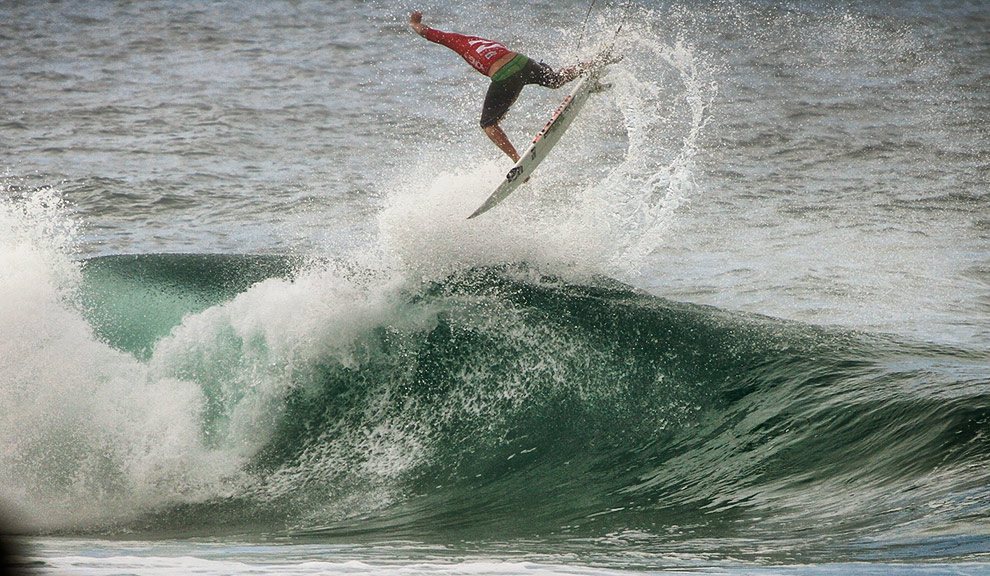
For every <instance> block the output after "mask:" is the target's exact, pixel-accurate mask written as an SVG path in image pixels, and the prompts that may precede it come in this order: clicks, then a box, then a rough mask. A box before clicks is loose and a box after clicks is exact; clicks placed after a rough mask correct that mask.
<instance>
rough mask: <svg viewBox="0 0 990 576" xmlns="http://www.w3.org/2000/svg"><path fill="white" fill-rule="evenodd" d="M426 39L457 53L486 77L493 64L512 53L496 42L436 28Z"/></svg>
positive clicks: (428, 33) (427, 33)
mask: <svg viewBox="0 0 990 576" xmlns="http://www.w3.org/2000/svg"><path fill="white" fill-rule="evenodd" d="M426 39H427V40H429V41H430V42H436V43H437V44H442V45H444V46H446V47H447V48H450V49H451V50H453V51H454V52H457V53H458V54H460V55H461V58H464V60H466V61H467V63H468V64H470V65H471V66H473V67H474V69H475V70H477V71H478V72H481V73H482V74H484V75H485V76H488V71H489V70H490V69H491V67H492V64H494V63H495V62H496V61H497V60H498V59H499V58H501V57H502V56H505V55H506V54H510V53H511V52H512V51H511V50H509V49H508V48H506V47H505V46H502V45H501V44H499V43H498V42H495V41H494V40H488V39H486V38H479V37H477V36H465V35H463V34H457V33H456V32H443V31H441V30H436V29H434V28H429V29H428V30H427V31H426Z"/></svg>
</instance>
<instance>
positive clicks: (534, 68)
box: [409, 11, 582, 162]
mask: <svg viewBox="0 0 990 576" xmlns="http://www.w3.org/2000/svg"><path fill="white" fill-rule="evenodd" d="M409 25H410V26H412V28H413V30H415V31H416V33H417V34H419V35H420V36H422V37H423V38H426V39H427V40H429V41H430V42H434V43H436V44H441V45H443V46H446V47H447V48H450V49H451V50H453V51H454V52H457V53H458V54H460V55H461V57H462V58H464V60H466V61H467V63H468V64H470V65H471V66H472V67H473V68H474V69H475V70H477V71H478V72H481V73H482V74H484V75H485V76H488V77H489V78H491V80H492V82H491V84H490V85H489V86H488V94H486V95H485V104H484V106H483V107H482V109H481V129H482V130H484V131H485V134H487V135H488V137H489V138H490V139H491V141H492V142H494V143H495V145H496V146H498V147H499V149H500V150H502V151H503V152H505V153H506V154H507V155H508V156H509V158H512V161H513V162H518V161H519V153H518V152H516V148H515V147H514V146H513V145H512V142H510V141H509V137H508V136H506V135H505V132H504V131H503V130H502V128H501V127H500V126H499V125H498V123H499V122H500V121H501V120H502V118H503V117H504V116H505V114H506V113H507V112H508V111H509V108H511V107H512V105H513V104H514V103H515V101H516V98H518V97H519V93H520V92H522V89H523V87H524V86H526V85H527V84H538V85H540V86H544V87H546V88H560V87H561V86H563V85H564V84H566V83H568V82H570V81H571V80H573V79H575V78H577V77H578V75H580V73H581V69H582V66H581V65H578V66H570V67H567V68H564V69H562V70H561V71H560V72H555V71H554V70H553V69H552V68H550V67H549V66H547V65H546V64H544V63H543V62H539V63H537V62H533V61H532V60H530V59H529V58H527V57H526V56H523V55H522V54H520V53H518V52H513V51H512V50H509V49H508V48H506V47H505V46H503V45H502V44H500V43H498V42H495V41H494V40H488V39H485V38H479V37H478V36H465V35H463V34H457V33H455V32H443V31H440V30H437V29H435V28H430V27H429V26H427V25H426V24H423V13H422V12H419V11H416V12H413V13H412V15H411V16H410V17H409Z"/></svg>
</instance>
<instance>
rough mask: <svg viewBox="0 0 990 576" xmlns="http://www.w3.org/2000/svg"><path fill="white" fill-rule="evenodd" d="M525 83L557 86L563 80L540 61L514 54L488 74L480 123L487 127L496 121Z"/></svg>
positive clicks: (507, 108) (511, 103)
mask: <svg viewBox="0 0 990 576" xmlns="http://www.w3.org/2000/svg"><path fill="white" fill-rule="evenodd" d="M527 84H539V85H540V86H544V87H546V88H559V87H561V86H562V85H563V84H564V82H563V80H562V79H561V77H560V75H559V74H557V73H556V72H554V71H553V69H552V68H550V67H549V66H547V65H546V64H544V63H543V62H533V61H532V60H530V59H529V58H527V57H525V56H523V55H522V54H517V55H516V57H515V58H513V59H512V60H510V61H509V62H507V63H506V64H505V65H504V66H502V68H500V69H499V70H498V72H496V73H495V74H494V75H493V76H492V83H491V85H489V86H488V94H486V95H485V104H484V106H483V107H482V109H481V127H482V128H488V127H489V126H494V125H496V124H498V123H499V121H500V120H502V118H503V117H504V116H505V114H506V113H507V112H508V111H509V108H511V107H512V105H513V104H514V103H515V101H516V98H518V97H519V93H520V92H522V89H523V87H524V86H526V85H527Z"/></svg>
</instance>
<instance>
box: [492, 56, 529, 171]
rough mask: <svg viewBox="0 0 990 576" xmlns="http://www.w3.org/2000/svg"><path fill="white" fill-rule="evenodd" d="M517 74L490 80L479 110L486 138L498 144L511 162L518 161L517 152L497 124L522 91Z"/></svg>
mask: <svg viewBox="0 0 990 576" xmlns="http://www.w3.org/2000/svg"><path fill="white" fill-rule="evenodd" d="M517 76H518V75H513V76H511V77H509V78H508V79H506V80H503V81H501V82H492V83H491V85H490V86H489V87H488V94H486V95H485V105H484V107H483V108H482V110H481V128H482V130H484V131H485V134H487V135H488V138H490V139H491V141H492V142H494V143H495V145H496V146H498V148H499V150H501V151H503V152H505V153H506V155H508V156H509V158H512V161H513V162H518V161H519V153H518V152H516V149H515V147H514V146H513V145H512V142H510V141H509V137H508V136H506V135H505V131H503V130H502V128H501V127H500V126H499V125H498V123H499V122H500V121H501V120H502V118H503V117H504V116H505V114H506V113H507V112H508V111H509V108H511V107H512V105H513V104H514V103H515V101H516V98H518V97H519V93H520V92H522V89H523V86H525V83H523V82H519V81H518V80H519V79H518V78H517Z"/></svg>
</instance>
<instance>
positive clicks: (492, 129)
mask: <svg viewBox="0 0 990 576" xmlns="http://www.w3.org/2000/svg"><path fill="white" fill-rule="evenodd" d="M485 134H488V137H489V138H490V139H491V141H492V142H494V143H495V145H496V146H498V147H499V149H500V150H501V151H502V152H505V153H506V154H507V155H508V156H509V158H512V161H513V162H518V161H519V153H518V152H516V147H515V146H513V145H512V142H510V141H509V137H508V136H506V135H505V131H504V130H502V128H501V127H500V126H499V125H498V124H492V125H491V126H486V127H485Z"/></svg>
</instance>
